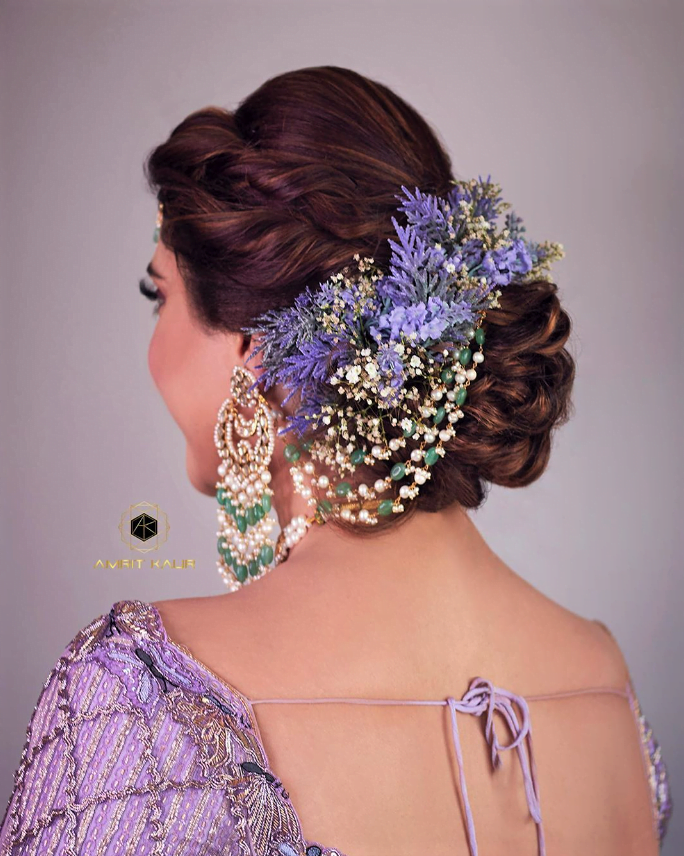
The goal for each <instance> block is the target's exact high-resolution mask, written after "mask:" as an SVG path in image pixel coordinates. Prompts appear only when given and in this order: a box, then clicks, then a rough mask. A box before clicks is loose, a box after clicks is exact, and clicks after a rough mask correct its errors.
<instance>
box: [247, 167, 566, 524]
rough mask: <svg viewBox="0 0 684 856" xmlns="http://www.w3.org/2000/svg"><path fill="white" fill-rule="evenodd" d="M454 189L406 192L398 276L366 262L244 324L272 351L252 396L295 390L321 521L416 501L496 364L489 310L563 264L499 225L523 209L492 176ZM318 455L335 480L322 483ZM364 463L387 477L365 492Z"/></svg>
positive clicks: (308, 492)
mask: <svg viewBox="0 0 684 856" xmlns="http://www.w3.org/2000/svg"><path fill="white" fill-rule="evenodd" d="M452 183H453V184H454V187H453V188H452V189H451V190H450V191H449V193H448V194H447V196H446V197H445V198H440V197H436V196H433V195H430V194H423V193H421V191H420V190H419V189H418V188H417V187H416V188H415V192H414V194H413V195H412V194H411V193H410V192H409V190H408V189H407V188H406V187H404V186H403V185H402V188H401V189H402V191H403V193H404V197H402V196H401V195H399V194H398V195H397V197H396V198H397V199H399V200H400V201H401V202H402V205H401V206H400V207H399V208H398V209H397V210H398V211H400V212H403V213H404V214H406V216H407V220H408V223H407V225H406V226H405V227H402V226H400V225H399V224H398V223H397V221H396V219H395V218H394V217H392V223H393V224H394V227H395V229H396V233H397V236H398V238H399V242H398V243H397V242H396V241H393V240H390V241H389V244H390V247H391V248H392V251H393V252H392V256H391V259H390V263H389V273H383V272H382V271H381V270H380V269H379V268H378V267H377V266H376V265H375V262H374V259H372V258H363V259H361V258H360V257H359V254H358V253H357V254H356V255H354V261H355V262H356V263H357V264H356V270H354V266H353V265H350V266H348V267H345V268H344V269H343V270H342V271H340V272H339V273H335V274H333V275H332V276H331V277H330V278H329V279H328V280H327V281H326V282H324V283H320V284H319V285H318V286H316V287H311V286H309V287H307V288H306V289H305V290H304V291H303V292H302V293H300V294H299V295H298V296H297V297H296V298H295V301H294V304H293V305H291V306H287V307H284V308H279V309H273V310H269V311H267V312H265V313H264V314H262V315H261V316H259V317H258V318H257V319H256V321H255V323H254V324H253V325H252V326H249V327H245V328H243V330H244V332H246V333H248V334H250V335H254V336H257V337H258V338H259V341H258V344H257V346H256V347H255V349H254V351H253V353H252V354H251V355H250V357H249V359H252V357H254V356H255V355H256V354H257V353H260V354H261V355H262V361H261V363H260V365H259V368H262V369H263V373H262V375H261V377H260V378H259V380H257V382H256V383H255V384H253V386H256V385H257V384H258V383H260V382H261V383H263V384H264V389H268V388H269V387H271V386H273V385H274V384H281V385H283V386H284V387H285V388H287V389H288V390H289V392H288V395H287V397H286V398H285V400H284V401H283V404H285V403H286V402H287V401H289V400H290V398H292V397H293V396H297V399H296V404H297V407H296V411H295V412H294V414H293V415H292V416H289V415H288V416H287V417H286V419H287V422H288V423H289V425H288V426H286V427H285V428H283V429H281V430H280V431H279V432H278V433H279V434H284V433H287V432H291V431H292V432H294V433H295V434H296V435H297V438H298V442H291V443H289V444H287V445H286V447H285V457H286V458H287V460H288V461H289V462H290V463H291V465H292V467H291V472H292V476H293V479H294V484H295V489H296V490H297V491H298V492H299V493H301V494H302V495H303V496H305V497H306V498H307V500H308V502H309V503H310V504H311V505H315V506H316V512H315V513H316V518H317V519H318V520H319V522H324V520H325V519H327V518H328V517H329V516H331V515H332V516H337V515H339V516H340V517H342V518H343V519H345V520H349V521H351V522H354V521H356V520H357V519H358V520H359V521H361V522H366V523H369V524H374V523H377V522H378V515H389V514H392V513H393V512H394V513H396V512H401V511H403V510H404V508H405V506H404V504H403V501H404V500H408V499H413V498H415V497H416V496H417V495H418V492H419V488H420V485H422V484H424V483H425V482H426V481H427V480H428V479H429V478H430V468H431V467H432V466H434V465H435V464H437V463H438V461H439V460H440V458H441V457H443V456H444V455H445V454H446V449H445V448H444V444H445V443H448V442H449V440H450V439H451V438H452V437H453V436H454V432H455V428H456V425H457V423H458V420H459V419H461V418H463V416H464V412H463V409H462V407H463V405H464V404H465V402H466V399H467V395H468V387H469V385H470V384H471V383H472V381H474V380H475V378H476V377H477V370H476V366H477V365H479V364H481V363H482V362H483V361H484V353H483V344H484V341H485V333H484V330H483V329H482V322H483V320H484V318H485V315H486V312H487V311H488V310H489V309H493V308H496V307H498V306H500V304H499V302H498V298H499V297H500V296H501V293H502V291H501V289H502V288H504V287H505V286H507V285H508V284H509V283H511V282H514V281H515V282H518V283H521V282H523V283H524V282H529V281H532V280H533V279H537V280H538V279H549V276H548V274H547V271H548V269H549V267H550V264H551V262H553V261H554V260H556V259H560V258H563V256H564V255H565V252H564V249H563V245H562V244H558V243H554V242H548V241H546V242H544V243H541V244H539V243H532V242H530V241H527V240H526V239H525V238H523V237H522V236H523V233H524V232H525V228H524V226H523V224H522V219H521V218H519V217H517V216H516V215H515V213H514V212H513V211H511V212H510V213H508V214H507V215H506V217H505V221H504V228H502V229H500V230H499V229H498V227H497V223H496V220H497V218H498V216H499V214H500V213H501V212H502V211H504V210H506V209H509V208H510V207H511V206H510V204H509V203H507V202H503V201H502V197H501V195H500V190H501V188H500V186H499V185H498V184H495V183H492V182H490V180H489V178H487V180H486V181H483V180H482V178H481V177H478V179H477V180H475V179H471V180H468V181H466V180H454V181H453V182H452ZM473 342H474V343H475V346H474V347H473ZM302 452H307V453H310V459H309V460H307V461H306V462H300V458H301V455H302ZM316 459H317V460H318V461H320V462H321V464H322V465H324V467H325V468H326V470H327V471H328V473H330V474H332V476H333V478H332V479H331V477H330V475H328V474H321V475H318V476H317V475H316V474H315V472H314V464H313V461H314V460H316ZM382 462H386V463H384V464H383V463H382ZM364 464H366V465H370V466H371V467H373V468H375V469H379V471H385V473H386V474H385V475H384V477H380V478H377V479H376V480H375V481H374V483H373V484H372V485H370V484H366V483H361V484H358V485H356V486H355V487H354V486H353V485H352V482H351V481H349V480H347V476H348V474H350V475H351V474H353V473H354V471H355V470H356V468H357V467H358V466H360V465H364ZM388 469H389V472H386V471H387V470H388ZM335 474H337V475H335ZM307 475H308V476H309V477H310V478H309V481H310V486H307V485H305V477H306V476H307ZM333 480H334V481H335V483H334V484H333ZM398 483H400V484H399V490H398V492H397V493H396V495H395V490H394V489H393V488H395V487H396V486H397V484H398ZM390 491H391V494H392V496H391V498H387V497H383V496H382V495H383V494H387V493H388V492H390Z"/></svg>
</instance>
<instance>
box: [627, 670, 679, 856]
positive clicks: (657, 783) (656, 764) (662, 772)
mask: <svg viewBox="0 0 684 856" xmlns="http://www.w3.org/2000/svg"><path fill="white" fill-rule="evenodd" d="M629 688H630V691H631V702H632V709H633V711H634V716H635V718H636V721H637V725H638V726H639V734H640V736H641V745H642V749H643V751H644V757H645V760H646V769H647V772H648V783H649V785H650V788H651V799H652V802H653V812H654V818H655V825H656V830H657V833H658V840H659V841H660V842H661V843H662V841H663V839H664V838H665V834H666V832H667V827H668V824H669V822H670V817H671V815H672V807H673V804H672V794H671V792H670V779H669V775H668V770H667V765H666V764H665V759H664V758H663V753H662V749H661V748H660V743H659V742H658V740H657V739H656V736H655V734H654V733H653V728H652V727H651V724H650V723H649V721H648V719H646V717H645V716H644V713H643V711H642V709H641V704H640V702H639V698H638V697H637V694H636V692H635V690H634V685H633V683H632V681H631V678H630V682H629Z"/></svg>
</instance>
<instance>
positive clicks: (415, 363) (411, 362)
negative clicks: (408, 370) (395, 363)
mask: <svg viewBox="0 0 684 856" xmlns="http://www.w3.org/2000/svg"><path fill="white" fill-rule="evenodd" d="M409 365H412V366H414V367H415V368H420V367H421V366H422V365H423V363H422V362H421V359H420V357H419V356H418V355H417V354H414V355H413V356H412V357H411V359H410V360H409Z"/></svg>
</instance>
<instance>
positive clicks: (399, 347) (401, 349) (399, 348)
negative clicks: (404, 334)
mask: <svg viewBox="0 0 684 856" xmlns="http://www.w3.org/2000/svg"><path fill="white" fill-rule="evenodd" d="M394 350H395V351H396V352H397V353H398V354H403V353H404V351H405V350H406V348H405V347H404V346H403V345H402V343H401V342H397V344H396V345H395V346H394Z"/></svg>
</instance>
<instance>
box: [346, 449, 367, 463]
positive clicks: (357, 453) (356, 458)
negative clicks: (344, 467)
mask: <svg viewBox="0 0 684 856" xmlns="http://www.w3.org/2000/svg"><path fill="white" fill-rule="evenodd" d="M365 459H366V451H365V449H354V451H353V452H352V453H351V455H350V456H349V460H350V461H351V462H352V464H362V463H363V462H364V460H365Z"/></svg>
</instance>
